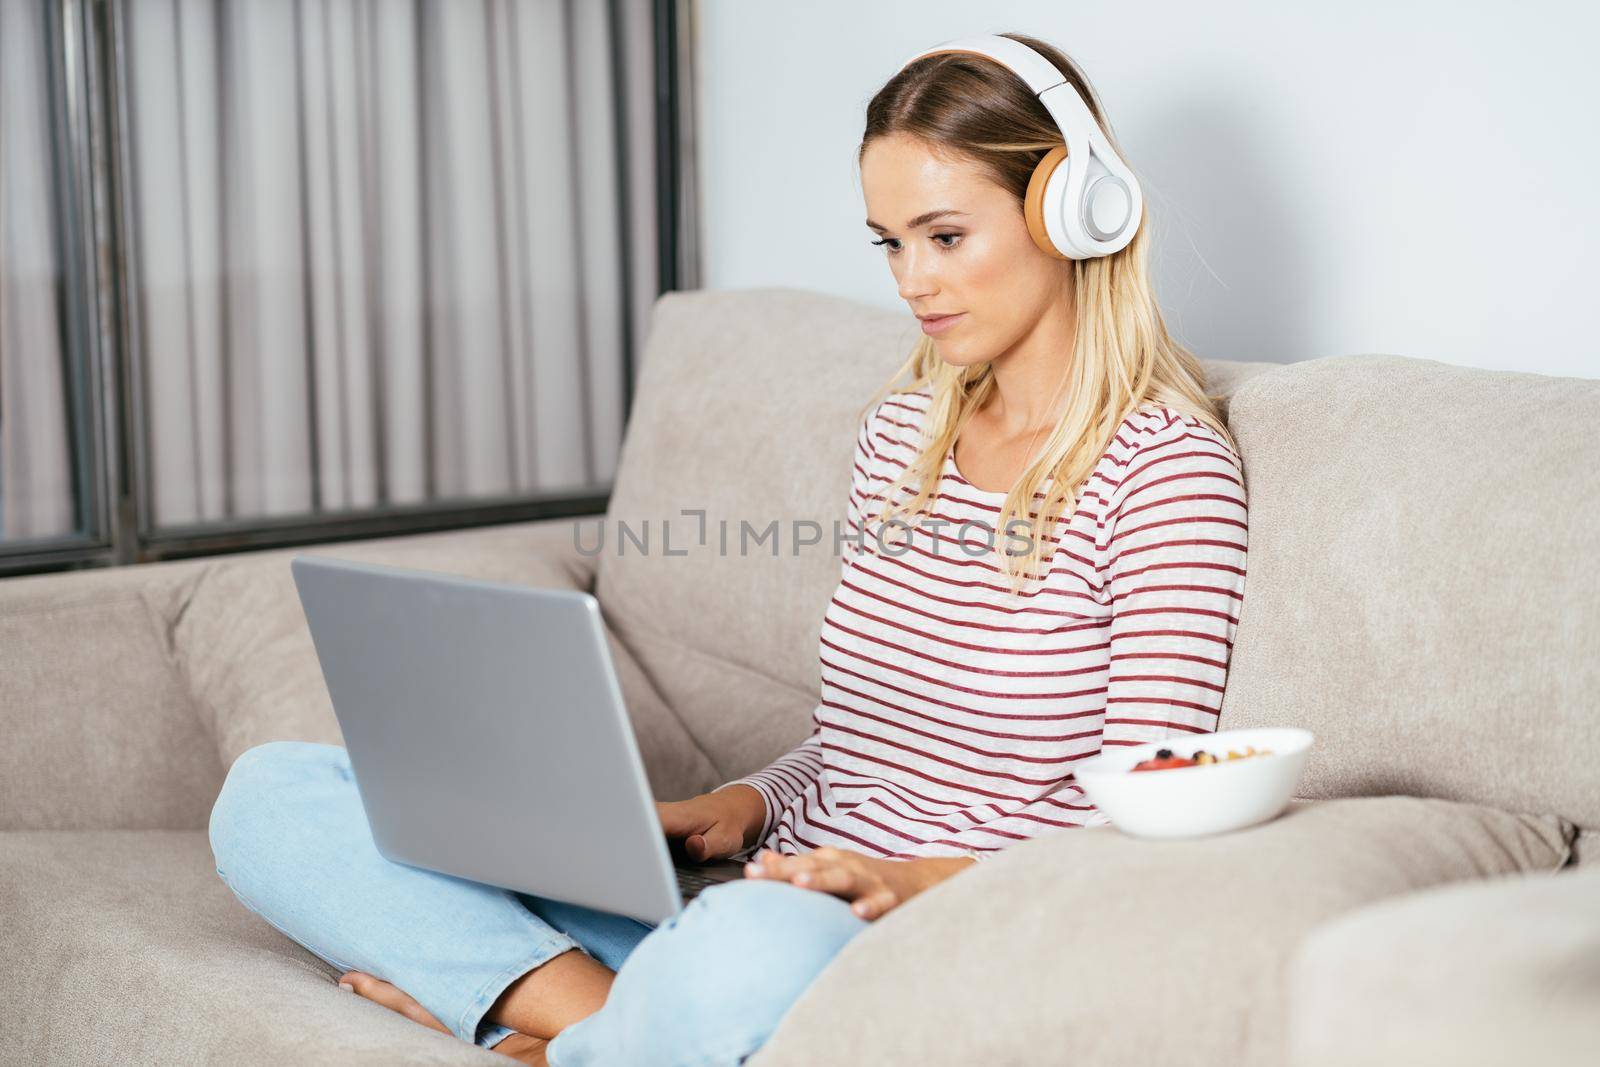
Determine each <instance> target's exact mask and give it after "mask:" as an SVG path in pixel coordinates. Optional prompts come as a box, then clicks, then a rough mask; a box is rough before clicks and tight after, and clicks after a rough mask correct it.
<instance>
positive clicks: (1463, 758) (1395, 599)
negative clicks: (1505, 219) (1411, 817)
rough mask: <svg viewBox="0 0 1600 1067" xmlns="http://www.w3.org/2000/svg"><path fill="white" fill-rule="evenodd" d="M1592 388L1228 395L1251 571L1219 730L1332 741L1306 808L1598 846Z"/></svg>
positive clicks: (1364, 376) (1321, 366)
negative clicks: (1528, 832) (1462, 809)
mask: <svg viewBox="0 0 1600 1067" xmlns="http://www.w3.org/2000/svg"><path fill="white" fill-rule="evenodd" d="M1597 424H1600V381H1589V380H1584V379H1575V378H1555V377H1547V376H1544V375H1538V374H1520V373H1513V372H1505V371H1486V370H1474V369H1471V368H1466V367H1457V366H1453V365H1451V364H1447V363H1441V362H1437V361H1434V360H1427V359H1411V358H1405V357H1400V356H1387V355H1364V356H1336V357H1328V358H1325V359H1317V360H1311V361H1309V362H1305V363H1299V364H1291V365H1287V366H1283V367H1278V368H1275V369H1273V370H1271V371H1269V372H1268V373H1265V374H1260V375H1256V376H1254V377H1252V378H1251V379H1249V380H1248V381H1247V382H1245V383H1244V384H1243V385H1241V386H1240V387H1239V389H1238V391H1237V392H1236V393H1235V394H1234V396H1233V398H1232V401H1231V407H1230V414H1229V428H1230V429H1231V430H1232V432H1233V434H1234V437H1235V439H1236V440H1237V441H1238V442H1239V447H1240V451H1241V455H1242V458H1243V460H1244V471H1245V486H1246V490H1247V493H1248V497H1249V507H1250V549H1249V561H1248V563H1247V564H1246V576H1245V591H1244V606H1243V608H1242V610H1241V612H1240V618H1239V629H1238V632H1237V634H1236V635H1235V641H1234V649H1233V661H1232V664H1231V666H1230V669H1229V674H1228V682H1227V690H1226V692H1225V694H1224V697H1223V703H1222V715H1221V720H1220V721H1221V725H1222V726H1223V727H1224V728H1230V727H1244V726H1260V725H1293V726H1303V727H1306V728H1308V729H1310V730H1312V731H1314V732H1315V733H1316V735H1317V743H1316V745H1315V747H1314V749H1313V752H1312V757H1311V759H1310V761H1309V763H1308V767H1307V772H1306V778H1305V780H1304V782H1303V783H1302V791H1303V792H1304V793H1305V795H1307V796H1312V797H1331V796H1357V795H1366V794H1384V793H1407V794H1412V795H1416V796H1435V797H1444V798H1448V799H1454V800H1470V801H1476V802H1479V803H1487V804H1493V805H1495V806H1497V807H1502V808H1507V809H1511V810H1520V811H1527V812H1541V813H1554V814H1559V815H1564V816H1566V817H1567V818H1569V819H1571V820H1572V821H1573V822H1575V823H1577V824H1578V825H1580V826H1582V827H1585V828H1586V829H1591V830H1592V829H1594V828H1596V827H1600V788H1597V785H1600V771H1597V770H1596V767H1597V765H1600V764H1597V761H1600V444H1597V443H1596V439H1595V436H1594V432H1593V427H1594V426H1596V425H1597Z"/></svg>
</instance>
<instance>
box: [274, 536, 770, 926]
mask: <svg viewBox="0 0 1600 1067" xmlns="http://www.w3.org/2000/svg"><path fill="white" fill-rule="evenodd" d="M291 569H292V571H293V573H294V580H295V585H296V587H297V588H298V589H299V591H300V603H301V606H302V607H303V608H304V609H305V613H306V620H307V622H308V623H309V624H310V626H311V638H312V641H313V643H314V644H315V645H316V649H317V658H318V659H319V660H320V661H321V663H322V674H323V677H324V678H325V679H326V680H327V683H328V693H329V695H330V696H331V697H332V698H333V710H334V712H335V714H336V715H337V716H338V719H339V727H340V729H341V730H343V732H344V742H345V747H346V749H347V750H348V751H349V753H350V766H351V769H352V770H353V771H354V772H355V779H356V786H357V789H358V791H359V792H360V795H361V803H362V805H363V807H364V808H365V809H366V813H367V821H368V822H369V823H371V825H372V837H373V840H374V841H375V842H376V843H377V846H378V851H379V852H381V853H382V854H383V855H384V856H385V857H386V858H388V859H391V860H394V861H395V862H398V863H406V864H410V865H412V866H415V867H424V868H427V869H429V870H433V871H439V872H442V873H444V874H450V875H456V876H458V877H461V878H470V879H472V880H473V881H477V882H484V883H487V884H489V885H494V886H500V887H502V888H506V889H514V890H519V891H521V892H524V893H531V894H533V895H535V896H541V897H549V898H552V899H555V900H563V901H568V902H570V903H574V904H582V905H584V906H587V907H592V908H598V909H601V910H603V911H610V912H615V913H618V914H621V915H628V916H631V917H633V918H636V919H639V920H642V921H644V922H649V923H660V922H662V921H664V920H666V919H668V918H670V917H671V916H673V915H676V914H677V913H678V912H679V911H680V910H682V908H683V907H684V905H685V904H687V903H688V901H689V900H691V899H693V897H694V896H695V895H696V894H697V893H699V892H700V890H701V889H703V888H704V887H706V886H707V885H713V884H716V883H718V882H724V881H729V880H731V879H734V878H739V877H742V876H743V864H742V863H739V862H737V861H734V860H717V861H714V862H712V863H706V864H697V863H694V862H693V861H691V860H689V859H688V858H687V857H685V858H683V859H682V860H681V861H679V860H677V859H675V857H674V854H673V850H672V849H671V848H670V847H669V846H668V843H667V840H666V837H665V835H664V834H663V832H662V830H661V821H660V818H659V817H658V816H657V814H656V808H655V800H654V798H653V797H652V795H651V792H650V786H649V782H648V780H647V779H646V777H645V772H644V764H643V762H642V761H641V760H640V758H639V749H638V745H637V742H636V741H635V738H634V734H633V728H632V727H631V725H630V724H629V720H628V714H627V710H626V709H625V708H624V706H623V701H622V688H621V686H620V685H618V683H617V677H616V672H615V670H614V669H613V667H612V662H611V652H610V649H609V648H608V646H607V644H606V638H605V629H604V627H603V626H602V624H601V620H600V606H599V604H598V602H597V601H596V600H595V598H594V597H592V596H590V595H589V594H588V593H584V592H580V591H577V590H566V589H535V588H530V587H524V586H518V585H506V584H501V583H497V582H488V581H481V580H478V579H473V578H463V577H459V576H456V575H449V574H436V573H433V572H429V571H419V570H410V569H406V568H400V567H388V566H382V565H379V564H372V563H354V562H349V561H346V560H338V559H332V558H329V557H325V556H311V555H305V554H300V555H296V556H295V557H294V558H293V560H292V561H291Z"/></svg>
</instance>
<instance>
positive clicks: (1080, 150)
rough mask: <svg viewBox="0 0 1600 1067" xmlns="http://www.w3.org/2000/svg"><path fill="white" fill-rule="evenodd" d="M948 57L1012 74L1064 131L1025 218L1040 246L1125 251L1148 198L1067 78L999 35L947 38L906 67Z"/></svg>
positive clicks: (1060, 250) (1076, 254)
mask: <svg viewBox="0 0 1600 1067" xmlns="http://www.w3.org/2000/svg"><path fill="white" fill-rule="evenodd" d="M946 52H965V53H969V54H972V55H979V56H983V57H985V58H987V59H990V60H993V61H994V62H996V63H999V64H1000V65H1001V66H1003V67H1005V68H1007V69H1008V70H1010V71H1011V72H1012V73H1014V74H1015V75H1017V77H1019V78H1021V79H1022V81H1023V83H1024V84H1025V85H1027V87H1028V89H1029V91H1030V92H1032V93H1033V94H1034V95H1035V96H1036V97H1038V98H1039V102H1040V103H1042V104H1044V106H1045V110H1047V111H1048V112H1049V113H1050V117H1051V118H1052V119H1054V120H1055V123H1056V126H1057V127H1059V128H1060V130H1061V137H1062V141H1063V142H1064V145H1063V147H1060V148H1054V149H1051V151H1050V152H1049V153H1047V154H1046V155H1045V157H1044V159H1042V160H1040V161H1039V164H1038V166H1037V167H1035V168H1034V172H1033V177H1032V178H1031V179H1030V180H1029V182H1028V192H1027V197H1026V201H1025V204H1024V210H1023V216H1024V218H1025V219H1026V220H1027V223H1028V231H1029V233H1031V234H1032V235H1033V240H1034V243H1035V244H1037V245H1038V246H1039V247H1040V248H1041V249H1042V250H1043V251H1045V252H1046V253H1047V254H1049V255H1051V256H1053V257H1055V258H1057V259H1092V258H1094V257H1096V256H1108V255H1111V254H1112V253H1114V252H1120V251H1122V249H1124V248H1126V247H1127V246H1128V244H1129V242H1131V241H1132V240H1133V237H1134V234H1135V233H1137V232H1138V230H1139V222H1140V220H1141V219H1142V218H1143V215H1144V196H1143V193H1142V191H1141V190H1140V188H1139V182H1138V179H1136V178H1135V177H1134V176H1133V171H1132V170H1131V169H1130V168H1129V167H1128V165H1127V164H1126V163H1124V162H1123V161H1122V157H1121V156H1119V155H1118V154H1117V151H1116V149H1114V148H1112V147H1111V140H1110V138H1108V137H1107V136H1106V135H1105V131H1104V130H1103V129H1101V127H1100V123H1099V122H1097V121H1096V120H1095V117H1094V113H1093V112H1091V111H1090V110H1089V105H1087V104H1086V103H1084V101H1083V97H1081V96H1079V95H1078V91H1077V89H1075V88H1073V86H1072V83H1071V82H1070V81H1068V80H1067V76H1066V75H1065V74H1063V73H1062V72H1061V71H1060V70H1059V69H1057V67H1056V65H1055V64H1054V63H1051V62H1050V61H1049V60H1048V59H1046V58H1045V57H1044V56H1042V55H1040V54H1039V53H1038V52H1036V51H1034V50H1033V49H1032V48H1029V47H1028V46H1027V45H1025V44H1023V43H1022V42H1021V41H1014V40H1012V39H1011V38H1009V37H1002V36H1000V35H999V34H982V35H980V36H976V37H962V38H957V39H956V40H952V41H946V42H944V43H943V44H939V45H935V46H934V47H932V48H927V49H924V50H923V51H921V52H918V53H917V54H916V55H914V56H912V57H911V58H909V59H907V60H906V61H905V62H904V63H902V64H900V69H902V70H904V69H905V68H906V67H907V66H909V65H910V64H912V63H914V62H916V61H917V60H919V59H922V58H924V57H926V56H932V55H939V54H942V53H946ZM1062 164H1065V165H1064V166H1063V165H1062Z"/></svg>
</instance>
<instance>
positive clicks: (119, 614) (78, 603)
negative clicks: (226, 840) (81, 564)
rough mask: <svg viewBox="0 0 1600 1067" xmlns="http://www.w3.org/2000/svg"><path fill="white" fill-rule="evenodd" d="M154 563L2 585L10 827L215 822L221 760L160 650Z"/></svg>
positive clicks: (1, 696)
mask: <svg viewBox="0 0 1600 1067" xmlns="http://www.w3.org/2000/svg"><path fill="white" fill-rule="evenodd" d="M144 569H145V568H140V567H111V568H103V569H95V570H85V571H73V572H68V573H65V574H44V575H35V576H29V577H20V578H8V579H6V580H5V581H4V582H3V583H0V738H3V741H0V830H89V829H95V830H100V829H195V828H199V827H203V826H204V825H205V824H206V815H207V813H208V812H209V811H210V810H211V800H212V798H213V797H215V796H216V794H217V789H218V788H219V787H220V786H221V785H222V766H221V764H220V763H219V762H218V761H217V751H216V746H214V745H213V744H211V742H210V738H209V737H208V736H207V734H206V732H205V730H203V729H202V728H201V727H200V725H199V723H198V722H197V721H196V714H195V709H194V707H193V706H192V705H191V703H190V700H189V695H188V693H187V692H186V691H185V689H184V686H183V683H182V681H181V680H180V679H179V678H178V677H177V675H176V673H175V672H174V671H173V669H172V665H171V664H170V663H168V662H167V658H166V657H165V656H164V655H163V654H162V651H163V642H164V633H163V632H162V629H161V628H159V627H157V626H154V625H152V621H151V619H150V617H149V614H148V612H147V611H146V610H145V606H144V602H143V599H142V595H141V589H142V587H143V585H144V575H143V574H141V573H140V572H141V571H143V570H144ZM0 922H3V920H0Z"/></svg>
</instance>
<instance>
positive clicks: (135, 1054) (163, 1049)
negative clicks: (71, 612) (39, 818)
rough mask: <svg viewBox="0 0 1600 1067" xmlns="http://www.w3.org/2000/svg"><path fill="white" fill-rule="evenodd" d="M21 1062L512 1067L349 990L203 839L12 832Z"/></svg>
mask: <svg viewBox="0 0 1600 1067" xmlns="http://www.w3.org/2000/svg"><path fill="white" fill-rule="evenodd" d="M0 916H4V920H3V921H0V959H4V960H5V961H6V963H5V966H4V967H3V968H0V1003H4V1004H5V1010H4V1011H3V1012H0V1049H4V1050H5V1052H4V1054H3V1056H0V1058H3V1059H4V1060H5V1061H6V1062H7V1063H29V1064H87V1063H166V1064H179V1063H227V1064H234V1065H237V1067H250V1065H257V1064H258V1065H261V1067H278V1065H279V1064H285V1063H294V1064H322V1063H325V1064H373V1065H380V1064H382V1065H391V1064H414V1065H418V1067H421V1065H444V1064H460V1065H462V1067H466V1065H468V1064H480V1065H482V1067H493V1065H495V1064H504V1063H506V1062H507V1061H506V1059H505V1058H504V1057H503V1056H499V1055H496V1054H495V1053H492V1052H488V1051H485V1050H483V1049H480V1048H477V1047H476V1046H473V1045H468V1044H467V1043H466V1042H464V1041H461V1040H459V1039H457V1038H455V1037H451V1036H449V1035H446V1034H441V1033H438V1032H437V1031H434V1030H429V1029H428V1028H426V1027H423V1026H418V1025H417V1024H416V1023H414V1022H411V1021H410V1020H408V1019H404V1018H402V1017H401V1016H399V1015H397V1014H395V1013H394V1012H391V1011H389V1010H387V1009H385V1008H381V1007H379V1006H378V1005H376V1004H373V1003H371V1002H370V1001H366V1000H362V999H361V998H359V997H354V996H351V995H350V994H349V993H346V992H344V991H343V990H341V989H340V988H339V986H338V983H337V974H336V973H335V972H334V970H333V969H332V968H331V967H329V966H328V965H327V964H325V963H323V962H322V961H321V960H319V959H318V958H317V957H315V956H313V955H311V954H310V953H309V952H306V951H305V950H303V949H301V948H300V947H299V946H298V945H296V944H295V943H294V942H292V941H290V940H289V939H288V938H286V937H284V936H283V935H282V934H280V933H278V931H276V930H274V929H273V928H272V927H271V926H270V925H268V924H267V923H265V922H263V921H262V920H261V919H260V918H258V917H257V916H256V915H254V914H252V913H251V912H250V911H249V910H248V909H246V908H245V907H244V906H243V905H241V904H240V903H239V902H238V901H237V900H236V899H234V896H233V894H232V893H230V892H229V891H228V889H227V887H226V886H225V885H223V883H222V880H221V879H220V878H219V877H218V876H217V873H216V868H215V865H214V863H213V861H212V857H211V847H210V844H209V843H208V841H207V838H206V834H205V832H204V831H187V830H175V831H163V830H110V831H15V832H10V833H0Z"/></svg>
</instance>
